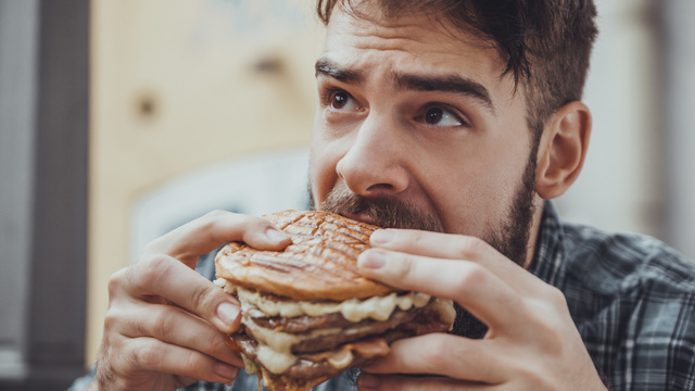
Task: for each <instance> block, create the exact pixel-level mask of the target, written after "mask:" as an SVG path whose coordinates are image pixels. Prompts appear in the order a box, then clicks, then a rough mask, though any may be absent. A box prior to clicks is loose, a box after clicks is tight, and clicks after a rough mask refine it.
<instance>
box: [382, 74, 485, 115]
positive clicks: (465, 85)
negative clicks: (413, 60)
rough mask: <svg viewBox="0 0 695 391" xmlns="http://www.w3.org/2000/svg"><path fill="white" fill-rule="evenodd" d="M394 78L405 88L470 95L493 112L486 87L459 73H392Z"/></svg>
mask: <svg viewBox="0 0 695 391" xmlns="http://www.w3.org/2000/svg"><path fill="white" fill-rule="evenodd" d="M394 80H395V81H396V85H397V86H398V87H400V88H403V89H407V90H415V91H442V92H455V93H457V94H462V95H466V96H470V97H472V98H475V99H477V100H478V101H480V102H481V103H482V104H483V105H484V106H486V107H487V108H488V109H490V111H492V113H494V112H495V106H494V105H493V104H492V99H491V98H490V93H489V92H488V90H487V88H485V86H483V85H482V84H480V83H478V82H476V81H474V80H471V79H468V78H465V77H461V76H459V75H443V76H429V75H413V74H394Z"/></svg>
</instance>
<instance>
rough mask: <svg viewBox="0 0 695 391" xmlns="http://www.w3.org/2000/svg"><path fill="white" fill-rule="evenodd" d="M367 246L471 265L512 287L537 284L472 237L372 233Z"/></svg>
mask: <svg viewBox="0 0 695 391" xmlns="http://www.w3.org/2000/svg"><path fill="white" fill-rule="evenodd" d="M370 244H371V245H372V246H373V247H377V248H383V249H386V250H393V251H399V252H404V253H408V254H413V255H423V256H428V257H433V258H445V259H465V260H468V261H473V262H475V263H477V264H479V265H481V266H483V267H485V268H486V269H488V270H490V271H491V272H493V273H494V274H495V275H496V276H498V277H499V278H500V279H502V280H503V281H505V282H507V283H508V284H513V285H514V286H519V287H521V286H523V287H527V286H534V285H535V284H534V283H535V280H537V278H536V277H535V276H533V275H532V274H531V273H528V272H526V271H525V270H524V269H523V268H521V267H519V265H520V264H523V263H524V262H523V261H524V260H514V262H510V260H509V259H508V258H507V257H505V256H504V255H502V254H501V253H500V252H499V251H497V250H496V249H495V248H494V247H492V246H491V245H489V244H488V243H486V242H485V241H483V240H481V239H478V238H476V237H473V236H464V235H457V234H447V233H439V232H429V231H420V230H412V229H380V230H376V231H374V233H373V234H372V236H371V237H370Z"/></svg>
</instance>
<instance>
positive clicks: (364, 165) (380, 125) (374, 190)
mask: <svg viewBox="0 0 695 391" xmlns="http://www.w3.org/2000/svg"><path fill="white" fill-rule="evenodd" d="M392 126H393V125H389V124H388V123H385V121H379V120H377V119H372V118H368V119H367V120H365V122H363V123H362V126H361V127H360V129H359V130H358V132H357V134H356V135H355V138H354V140H353V143H352V144H351V145H350V147H349V149H348V150H347V151H346V153H345V155H343V157H342V158H341V159H340V160H339V161H338V164H337V166H336V171H337V173H338V176H339V177H341V178H342V179H343V180H344V181H345V184H346V185H347V187H348V188H349V189H350V190H351V191H352V192H353V193H355V194H358V195H361V196H365V197H370V196H371V197H376V196H388V195H395V194H398V193H400V192H402V191H404V190H405V189H407V188H408V181H409V178H408V172H407V170H406V169H405V167H404V165H403V163H404V162H403V160H402V156H403V155H404V153H406V151H404V148H403V140H402V138H401V137H402V135H399V132H398V130H397V128H394V127H392Z"/></svg>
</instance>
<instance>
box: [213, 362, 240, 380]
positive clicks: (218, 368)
mask: <svg viewBox="0 0 695 391" xmlns="http://www.w3.org/2000/svg"><path fill="white" fill-rule="evenodd" d="M213 370H214V371H215V373H216V374H217V375H219V376H221V377H222V378H224V379H229V380H232V379H234V378H235V377H236V375H237V374H238V373H239V369H238V368H235V367H233V366H231V365H227V364H222V363H217V364H215V367H214V368H213Z"/></svg>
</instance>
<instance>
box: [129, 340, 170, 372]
mask: <svg viewBox="0 0 695 391" xmlns="http://www.w3.org/2000/svg"><path fill="white" fill-rule="evenodd" d="M131 359H132V362H133V364H135V365H134V366H135V367H136V368H137V367H140V368H146V369H156V368H157V367H158V366H159V363H160V362H161V359H162V350H161V348H160V347H158V345H157V344H155V343H152V344H147V345H145V346H142V347H139V348H138V349H133V350H132V351H131Z"/></svg>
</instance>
